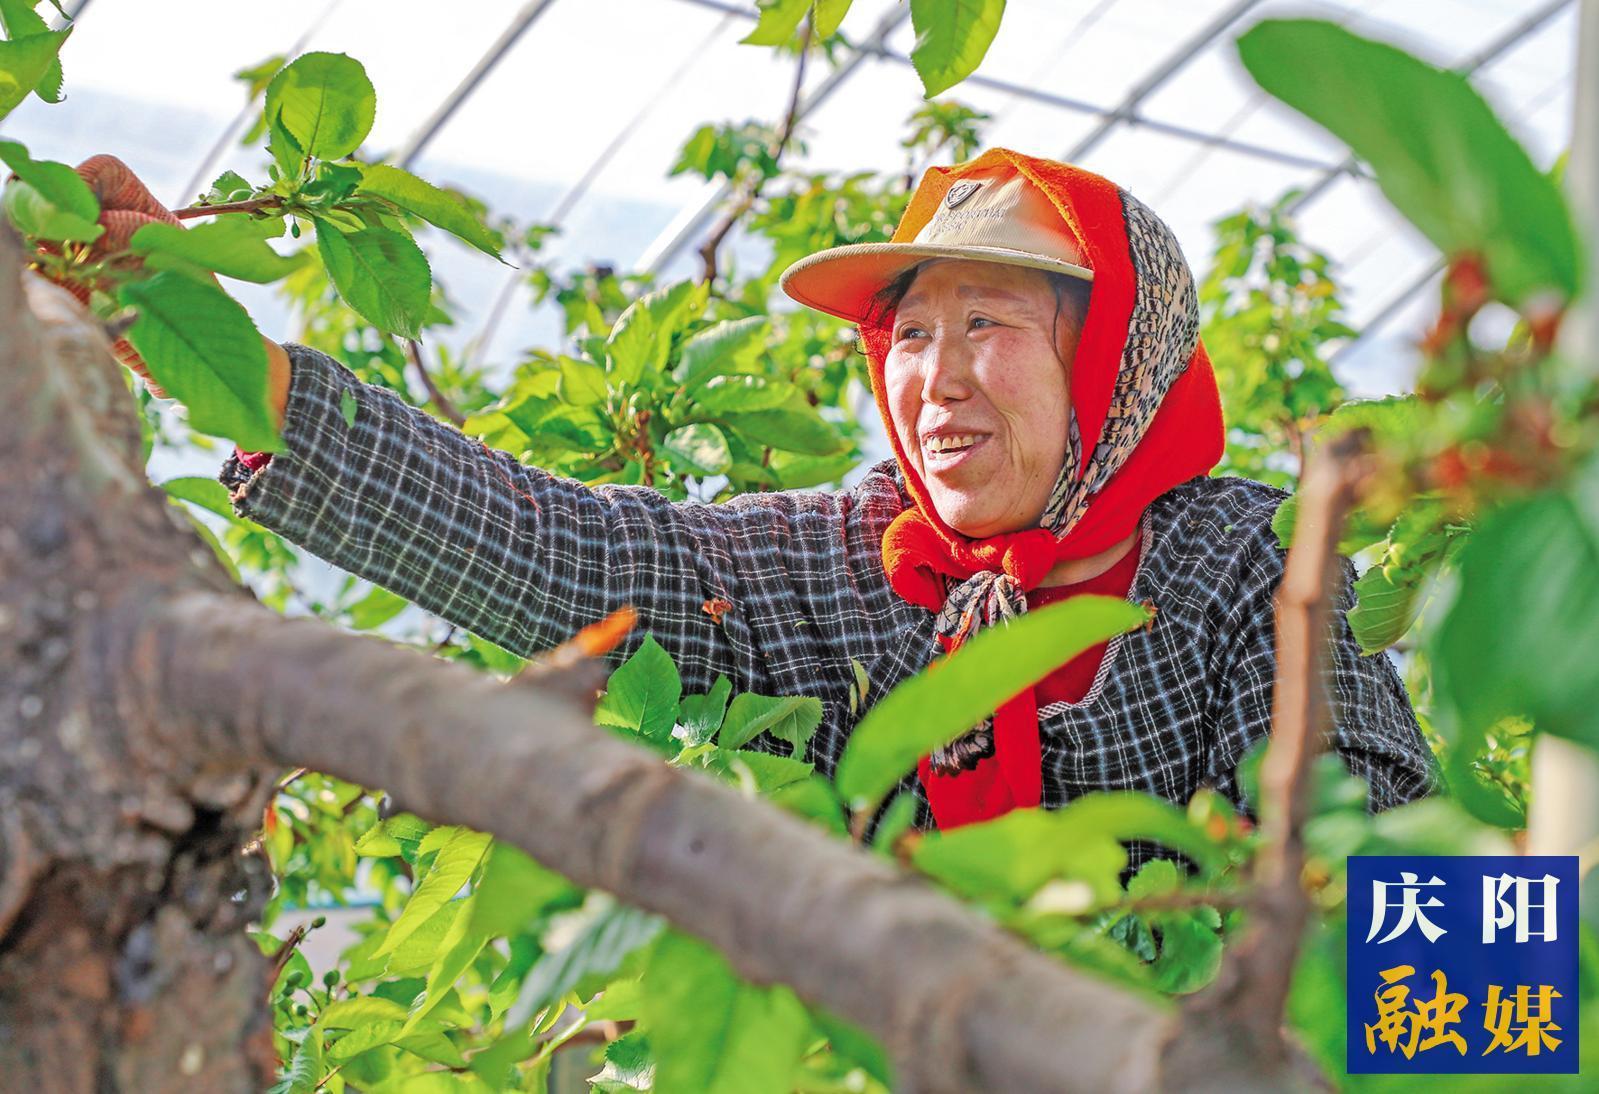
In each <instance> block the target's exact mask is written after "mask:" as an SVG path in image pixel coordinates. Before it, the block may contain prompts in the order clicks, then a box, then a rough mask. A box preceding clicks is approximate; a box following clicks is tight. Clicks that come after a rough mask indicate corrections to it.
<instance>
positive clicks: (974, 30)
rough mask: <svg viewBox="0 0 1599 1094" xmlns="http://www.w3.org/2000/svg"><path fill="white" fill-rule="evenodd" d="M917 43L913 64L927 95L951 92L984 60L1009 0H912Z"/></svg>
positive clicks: (912, 51) (912, 16)
mask: <svg viewBox="0 0 1599 1094" xmlns="http://www.w3.org/2000/svg"><path fill="white" fill-rule="evenodd" d="M910 3H911V26H912V27H914V28H915V29H916V45H915V46H914V47H913V48H912V49H911V64H912V65H914V66H916V74H917V75H918V76H920V77H921V78H922V88H923V90H925V91H926V93H927V98H929V99H931V98H932V97H933V96H935V95H938V94H940V93H941V92H944V91H948V90H949V89H950V88H952V87H954V86H955V85H956V84H958V83H960V82H961V81H962V80H964V79H966V77H968V76H970V75H971V74H972V72H973V71H975V70H976V68H977V66H978V65H980V64H982V63H983V56H984V54H986V53H987V52H988V47H989V45H990V44H991V43H992V42H993V41H994V35H995V34H997V33H998V32H999V21H1000V18H1001V17H1002V16H1003V15H1004V14H1005V0H910Z"/></svg>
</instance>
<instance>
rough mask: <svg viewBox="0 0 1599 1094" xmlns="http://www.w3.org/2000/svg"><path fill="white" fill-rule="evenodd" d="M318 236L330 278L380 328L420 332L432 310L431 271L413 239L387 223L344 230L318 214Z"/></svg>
mask: <svg viewBox="0 0 1599 1094" xmlns="http://www.w3.org/2000/svg"><path fill="white" fill-rule="evenodd" d="M316 242H317V250H318V252H319V253H320V254H321V255H322V263H323V265H324V266H326V267H327V271H328V280H330V281H332V282H333V287H334V288H335V289H337V290H338V291H339V296H340V297H341V298H342V299H343V300H344V302H345V303H346V304H348V305H350V307H351V308H353V309H354V310H355V311H356V312H357V313H358V314H359V315H360V316H361V317H362V318H363V319H366V320H367V321H368V322H369V323H371V324H372V325H373V326H375V327H378V328H379V329H380V330H385V331H388V332H389V333H391V334H398V335H400V336H401V337H404V338H420V337H421V335H422V325H423V324H424V323H425V322H427V319H428V316H429V314H430V312H431V310H432V303H431V298H432V294H433V273H432V271H431V270H430V269H429V268H428V260H427V256H426V255H424V254H423V253H422V248H420V247H418V246H417V245H416V241H415V240H413V239H412V238H411V237H410V236H408V235H406V234H405V233H404V232H396V231H393V230H391V229H388V228H363V229H361V230H360V231H358V232H349V233H346V232H343V231H341V230H340V229H339V228H337V227H336V226H334V225H333V224H332V223H331V222H329V221H327V220H321V219H318V221H317V229H316Z"/></svg>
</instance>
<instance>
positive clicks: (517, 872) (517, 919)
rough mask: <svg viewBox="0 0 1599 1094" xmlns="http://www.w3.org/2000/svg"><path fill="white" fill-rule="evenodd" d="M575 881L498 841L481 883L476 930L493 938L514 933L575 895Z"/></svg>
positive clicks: (475, 913) (474, 921) (475, 911)
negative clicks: (537, 916) (554, 904)
mask: <svg viewBox="0 0 1599 1094" xmlns="http://www.w3.org/2000/svg"><path fill="white" fill-rule="evenodd" d="M576 892H577V890H576V889H575V888H574V887H573V886H572V883H571V882H569V881H567V880H566V879H565V878H564V877H562V876H561V875H560V874H557V873H555V872H553V871H551V870H546V869H545V868H544V867H542V866H540V865H539V864H538V863H536V862H534V861H533V860H532V859H530V858H528V857H527V855H525V854H523V853H522V852H521V851H519V850H517V849H516V848H515V847H512V846H511V845H510V844H508V843H502V842H498V841H496V842H495V844H494V846H493V847H492V848H491V849H490V850H489V860H488V863H487V864H486V865H485V866H484V867H483V877H482V879H481V880H480V881H479V882H478V884H477V899H476V901H475V902H474V903H473V905H472V930H473V931H474V932H475V933H477V934H481V935H484V936H485V937H490V938H501V937H504V936H506V935H510V934H514V933H515V932H517V931H519V930H521V929H522V928H523V927H524V926H526V925H527V922H528V920H530V919H532V918H533V917H534V916H536V915H538V914H540V913H541V912H542V911H543V910H544V908H545V907H546V906H547V905H549V904H550V903H552V902H554V901H555V900H557V899H560V898H562V897H566V896H570V895H572V894H575V893H576Z"/></svg>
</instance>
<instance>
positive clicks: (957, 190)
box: [944, 181, 982, 209]
mask: <svg viewBox="0 0 1599 1094" xmlns="http://www.w3.org/2000/svg"><path fill="white" fill-rule="evenodd" d="M980 186H982V183H980V182H970V181H967V182H957V183H956V184H955V185H954V186H951V187H950V188H949V193H948V194H947V195H945V197H944V207H945V208H947V209H953V208H955V207H956V206H957V205H959V204H960V203H961V202H963V201H965V200H966V199H967V198H969V197H971V196H972V195H973V194H975V193H977V189H978V187H980Z"/></svg>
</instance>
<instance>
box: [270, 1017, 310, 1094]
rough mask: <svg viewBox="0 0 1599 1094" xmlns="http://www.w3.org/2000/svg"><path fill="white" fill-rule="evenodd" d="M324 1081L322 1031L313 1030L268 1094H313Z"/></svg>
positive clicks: (301, 1043)
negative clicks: (322, 1080)
mask: <svg viewBox="0 0 1599 1094" xmlns="http://www.w3.org/2000/svg"><path fill="white" fill-rule="evenodd" d="M321 1079H322V1031H321V1030H320V1029H316V1028H314V1027H313V1028H312V1029H311V1031H310V1032H309V1033H307V1034H306V1036H305V1039H304V1040H303V1041H301V1042H300V1044H299V1047H297V1048H296V1049H295V1050H294V1056H293V1057H292V1058H291V1059H290V1060H289V1066H288V1067H287V1068H285V1069H284V1070H283V1074H282V1076H281V1077H280V1078H279V1079H278V1081H277V1082H275V1083H273V1084H272V1085H271V1086H270V1087H268V1088H267V1094H313V1092H314V1091H315V1090H316V1088H317V1087H318V1086H320V1085H321Z"/></svg>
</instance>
